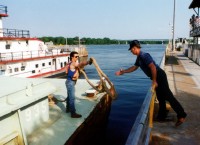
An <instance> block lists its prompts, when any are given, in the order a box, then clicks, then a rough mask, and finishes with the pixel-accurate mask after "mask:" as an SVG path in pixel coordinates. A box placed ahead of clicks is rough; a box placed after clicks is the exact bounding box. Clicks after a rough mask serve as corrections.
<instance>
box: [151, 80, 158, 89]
mask: <svg viewBox="0 0 200 145" xmlns="http://www.w3.org/2000/svg"><path fill="white" fill-rule="evenodd" d="M157 87H158V83H157V82H156V81H153V82H152V89H156V88H157Z"/></svg>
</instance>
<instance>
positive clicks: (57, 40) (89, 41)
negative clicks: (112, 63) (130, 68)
mask: <svg viewBox="0 0 200 145" xmlns="http://www.w3.org/2000/svg"><path fill="white" fill-rule="evenodd" d="M39 39H40V40H42V41H43V42H53V44H54V45H66V44H67V45H77V44H79V43H81V44H84V45H105V44H128V43H129V42H130V41H131V40H116V39H110V38H107V37H105V38H85V37H83V38H81V39H79V37H74V38H64V37H46V36H45V37H40V38H39ZM140 43H141V44H167V43H168V40H163V41H162V40H140Z"/></svg>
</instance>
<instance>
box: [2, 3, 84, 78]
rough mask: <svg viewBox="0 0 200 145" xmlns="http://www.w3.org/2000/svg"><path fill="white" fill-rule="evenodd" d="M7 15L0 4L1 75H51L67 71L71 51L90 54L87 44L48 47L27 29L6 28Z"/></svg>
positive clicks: (82, 55)
mask: <svg viewBox="0 0 200 145" xmlns="http://www.w3.org/2000/svg"><path fill="white" fill-rule="evenodd" d="M5 17H8V14H7V7H6V6H2V5H0V75H2V76H14V77H27V78H38V77H50V76H54V75H57V74H60V73H63V72H64V71H65V66H66V64H67V63H68V62H69V53H70V52H71V51H77V52H78V53H79V54H80V56H81V57H87V56H88V53H87V50H86V48H85V47H84V46H80V45H78V46H72V47H71V46H65V47H64V48H65V49H66V50H67V51H63V48H61V47H55V48H50V49H49V48H48V47H47V45H45V44H44V42H43V41H41V40H39V39H37V38H31V37H30V33H29V31H28V30H17V29H6V28H3V18H5ZM80 59H82V58H80ZM86 59H87V58H86ZM80 61H81V60H80Z"/></svg>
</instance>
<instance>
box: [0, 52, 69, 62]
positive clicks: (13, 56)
mask: <svg viewBox="0 0 200 145" xmlns="http://www.w3.org/2000/svg"><path fill="white" fill-rule="evenodd" d="M65 55H69V53H68V52H62V51H61V50H60V49H54V50H52V51H41V50H37V51H20V52H7V53H0V63H6V62H10V61H21V60H27V59H34V58H35V59H37V58H43V57H53V56H65Z"/></svg>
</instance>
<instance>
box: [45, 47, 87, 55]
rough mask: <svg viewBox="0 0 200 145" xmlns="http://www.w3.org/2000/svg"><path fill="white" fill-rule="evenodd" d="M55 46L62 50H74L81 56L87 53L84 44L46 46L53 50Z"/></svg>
mask: <svg viewBox="0 0 200 145" xmlns="http://www.w3.org/2000/svg"><path fill="white" fill-rule="evenodd" d="M55 48H57V49H60V50H62V51H64V52H72V51H76V52H78V53H79V55H82V56H87V55H88V52H87V49H86V46H85V45H52V46H48V49H50V50H53V49H55Z"/></svg>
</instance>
